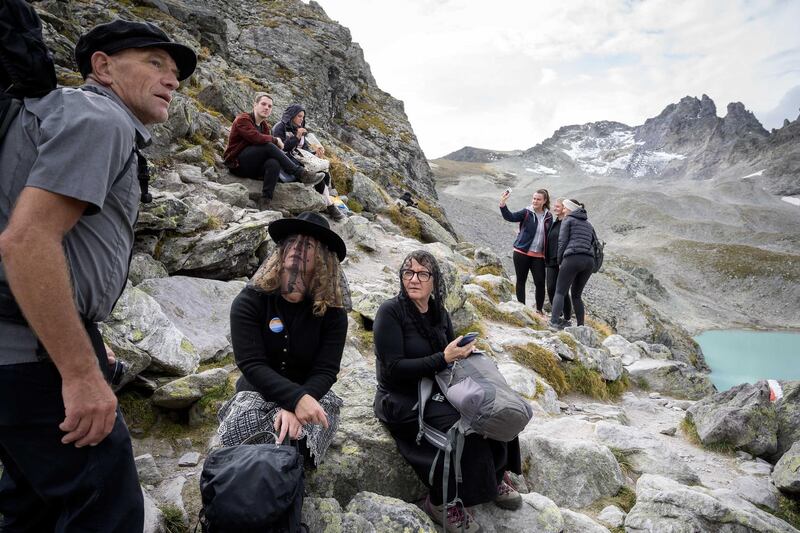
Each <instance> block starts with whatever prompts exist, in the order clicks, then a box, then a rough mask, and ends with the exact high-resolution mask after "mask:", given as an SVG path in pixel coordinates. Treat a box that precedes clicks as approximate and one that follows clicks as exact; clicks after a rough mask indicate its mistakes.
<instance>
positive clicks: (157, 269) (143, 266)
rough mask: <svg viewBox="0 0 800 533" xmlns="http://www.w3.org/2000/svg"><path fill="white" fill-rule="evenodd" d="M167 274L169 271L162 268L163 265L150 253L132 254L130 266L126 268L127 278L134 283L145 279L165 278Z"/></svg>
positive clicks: (136, 283)
mask: <svg viewBox="0 0 800 533" xmlns="http://www.w3.org/2000/svg"><path fill="white" fill-rule="evenodd" d="M167 276H169V273H168V272H167V269H166V268H164V265H162V264H161V263H160V262H158V261H156V260H155V259H153V258H152V257H151V256H150V255H148V254H143V253H136V254H133V257H132V258H131V266H130V269H129V270H128V279H129V280H130V282H131V283H133V284H134V285H138V284H139V283H141V282H142V281H144V280H146V279H152V278H166V277H167Z"/></svg>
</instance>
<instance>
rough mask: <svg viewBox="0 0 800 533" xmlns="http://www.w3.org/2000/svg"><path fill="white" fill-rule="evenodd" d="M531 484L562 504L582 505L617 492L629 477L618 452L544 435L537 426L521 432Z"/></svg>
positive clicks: (577, 506) (576, 506)
mask: <svg viewBox="0 0 800 533" xmlns="http://www.w3.org/2000/svg"><path fill="white" fill-rule="evenodd" d="M520 448H521V452H522V461H523V463H527V464H529V465H530V468H529V469H528V471H527V472H526V473H525V481H526V482H527V483H528V487H529V488H530V489H531V490H533V491H535V492H538V493H540V494H544V495H545V496H547V497H548V498H550V499H552V500H553V501H554V502H556V503H557V504H558V505H560V506H565V507H572V508H580V507H585V506H587V505H590V504H591V503H592V502H594V501H596V500H598V499H600V498H602V497H604V496H614V495H615V494H616V493H617V492H618V491H619V489H620V488H621V487H622V486H623V484H624V482H625V480H624V478H623V477H622V471H621V470H620V467H619V464H617V461H616V459H614V455H613V454H612V453H611V451H609V449H608V448H606V447H605V446H603V445H601V444H597V443H595V442H591V441H584V440H566V439H556V438H552V437H543V436H540V435H538V434H537V431H536V428H535V427H533V428H529V429H526V430H525V431H523V432H522V434H521V435H520Z"/></svg>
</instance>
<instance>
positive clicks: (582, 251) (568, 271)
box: [549, 200, 596, 329]
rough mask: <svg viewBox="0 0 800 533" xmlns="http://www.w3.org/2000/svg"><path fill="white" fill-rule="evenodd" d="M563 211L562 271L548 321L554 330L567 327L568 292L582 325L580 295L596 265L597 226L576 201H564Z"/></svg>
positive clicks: (559, 274)
mask: <svg viewBox="0 0 800 533" xmlns="http://www.w3.org/2000/svg"><path fill="white" fill-rule="evenodd" d="M564 211H565V213H566V214H565V216H564V221H563V222H562V223H561V229H560V230H559V235H558V257H557V261H558V269H559V270H558V279H557V280H556V296H555V298H554V300H553V312H552V314H551V315H550V324H549V325H550V327H551V328H552V329H563V328H564V327H565V326H566V322H565V321H564V319H563V318H561V313H562V311H563V310H564V302H565V300H566V298H567V295H568V294H571V295H572V309H573V310H574V311H575V321H576V323H577V324H578V325H579V326H582V325H583V318H584V308H583V299H582V298H581V295H582V294H583V288H584V287H586V283H587V282H588V281H589V278H590V277H591V275H592V269H593V268H594V247H593V244H594V239H595V238H596V236H595V232H594V227H593V226H592V224H591V223H590V222H589V221H588V220H587V218H588V217H587V215H586V209H585V207H584V205H583V204H582V203H580V202H578V201H577V200H564Z"/></svg>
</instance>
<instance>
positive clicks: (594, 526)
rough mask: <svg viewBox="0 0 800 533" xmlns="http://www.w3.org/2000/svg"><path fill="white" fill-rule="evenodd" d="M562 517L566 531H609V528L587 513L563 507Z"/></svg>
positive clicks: (567, 532) (571, 532)
mask: <svg viewBox="0 0 800 533" xmlns="http://www.w3.org/2000/svg"><path fill="white" fill-rule="evenodd" d="M561 518H563V519H564V533H609V530H608V528H606V527H604V526H601V525H600V524H598V523H597V522H595V521H594V520H592V519H591V518H589V517H588V516H586V515H585V514H581V513H576V512H575V511H571V510H569V509H566V508H562V509H561Z"/></svg>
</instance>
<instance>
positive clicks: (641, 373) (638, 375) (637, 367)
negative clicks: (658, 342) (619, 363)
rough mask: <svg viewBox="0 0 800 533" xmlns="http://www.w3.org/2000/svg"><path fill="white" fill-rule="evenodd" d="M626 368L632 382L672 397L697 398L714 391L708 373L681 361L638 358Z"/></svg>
mask: <svg viewBox="0 0 800 533" xmlns="http://www.w3.org/2000/svg"><path fill="white" fill-rule="evenodd" d="M627 369H628V374H630V377H631V379H632V380H633V382H634V383H638V384H639V385H641V386H644V387H646V388H648V389H650V390H653V391H657V392H661V393H663V394H667V395H669V396H672V397H676V398H688V399H690V400H699V399H700V398H704V397H706V396H708V395H709V394H714V393H715V392H716V388H714V385H713V384H712V383H711V380H710V379H708V375H706V374H703V373H701V372H698V371H697V370H695V369H694V368H692V367H691V366H689V365H687V364H686V363H683V362H681V361H664V360H660V359H640V360H638V361H636V362H634V363H633V364H631V365H629V366H628V367H627Z"/></svg>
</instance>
